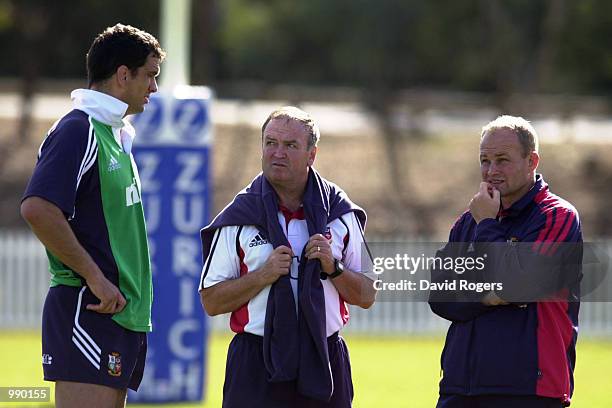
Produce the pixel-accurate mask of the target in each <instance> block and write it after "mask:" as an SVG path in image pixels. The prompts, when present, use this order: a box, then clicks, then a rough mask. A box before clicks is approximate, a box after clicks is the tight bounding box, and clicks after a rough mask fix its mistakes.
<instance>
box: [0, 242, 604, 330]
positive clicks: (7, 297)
mask: <svg viewBox="0 0 612 408" xmlns="http://www.w3.org/2000/svg"><path fill="white" fill-rule="evenodd" d="M608 246H609V248H610V251H609V252H611V253H612V243H610V244H609V245H608ZM48 287H49V273H48V271H47V259H46V256H45V252H44V248H43V246H42V245H41V244H40V243H39V242H38V240H36V239H35V238H34V236H33V235H32V234H31V233H30V232H27V231H0V329H39V328H40V316H41V312H42V307H43V302H44V299H45V294H46V292H47V289H48ZM350 313H351V319H350V323H349V325H348V326H347V328H346V330H345V331H346V332H351V333H360V334H371V335H400V334H439V333H441V332H443V331H445V330H446V328H447V327H448V322H446V321H445V320H444V319H441V318H439V317H438V316H436V315H434V314H433V313H432V312H431V311H430V310H429V307H428V305H427V304H426V303H422V302H420V303H417V302H378V303H376V304H375V305H374V306H373V307H372V308H371V309H370V310H362V309H360V308H357V307H352V308H351V309H350ZM202 315H204V314H202ZM228 321H229V319H228V316H227V315H222V316H217V317H215V318H212V319H210V324H211V328H212V330H217V331H225V330H228V327H229V322H228ZM580 331H581V336H584V335H586V336H610V335H612V302H589V303H586V302H583V303H582V304H581V306H580Z"/></svg>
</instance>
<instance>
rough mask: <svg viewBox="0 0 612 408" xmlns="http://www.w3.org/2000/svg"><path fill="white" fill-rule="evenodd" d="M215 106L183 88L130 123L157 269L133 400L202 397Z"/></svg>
mask: <svg viewBox="0 0 612 408" xmlns="http://www.w3.org/2000/svg"><path fill="white" fill-rule="evenodd" d="M210 103H211V93H210V91H209V90H208V89H207V88H203V87H185V88H181V89H180V90H179V91H176V90H175V92H174V93H173V94H164V93H163V92H161V93H159V94H154V95H153V97H152V98H151V100H150V102H149V104H148V105H147V106H146V109H145V111H144V112H143V113H141V114H139V115H135V116H133V118H132V123H133V125H134V127H135V128H136V135H137V137H136V140H135V144H134V158H135V160H136V163H137V164H138V169H139V173H140V181H141V189H142V198H143V205H144V209H145V217H146V223H147V232H148V235H149V249H150V252H151V262H152V267H153V332H152V333H150V334H149V336H148V355H147V362H146V368H145V372H144V377H143V381H142V384H141V385H140V389H139V390H138V392H137V393H135V392H133V391H130V395H129V400H130V401H132V402H160V403H161V402H176V401H200V400H202V399H203V397H204V378H205V372H204V369H205V367H206V365H205V356H206V353H205V350H206V345H207V338H208V336H207V335H208V327H207V318H206V316H205V314H204V312H203V311H202V307H201V306H200V300H199V295H198V285H199V279H200V273H201V270H202V255H201V245H200V236H199V231H200V228H202V227H203V226H204V225H206V224H207V223H208V222H209V218H210V204H211V201H212V200H211V193H212V192H211V184H210V173H211V167H210V164H209V163H210V147H211V141H212V126H211V123H210V116H209V112H210Z"/></svg>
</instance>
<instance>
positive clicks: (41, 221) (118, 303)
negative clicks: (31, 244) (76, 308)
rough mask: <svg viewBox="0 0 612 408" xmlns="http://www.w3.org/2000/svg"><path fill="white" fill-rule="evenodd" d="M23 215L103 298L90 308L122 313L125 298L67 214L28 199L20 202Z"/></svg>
mask: <svg viewBox="0 0 612 408" xmlns="http://www.w3.org/2000/svg"><path fill="white" fill-rule="evenodd" d="M21 216H22V217H23V218H24V219H25V220H26V221H27V223H28V224H29V225H30V228H31V229H32V231H33V232H34V234H35V235H36V237H38V239H39V240H40V242H42V243H43V245H44V246H45V247H46V248H47V249H48V250H49V251H51V252H52V253H53V254H54V255H55V256H57V257H58V258H59V260H60V261H62V262H63V263H64V264H66V265H67V266H69V267H70V268H71V269H72V270H73V271H75V272H77V273H78V274H79V275H81V276H82V277H83V278H84V279H85V281H86V282H87V286H89V288H90V289H91V291H92V292H93V294H94V295H95V296H96V297H97V298H98V299H100V304H98V305H93V304H90V305H87V309H89V310H93V311H96V312H99V313H118V312H120V311H121V310H123V308H124V307H125V304H126V301H125V298H124V297H123V295H122V294H121V292H120V291H119V289H118V288H117V287H116V286H115V285H113V284H112V283H111V282H110V281H109V280H108V279H106V277H105V276H104V274H103V273H102V271H101V270H100V268H99V267H98V265H96V263H95V262H94V261H93V259H92V258H91V256H90V255H89V254H88V253H87V251H85V249H84V248H83V247H82V246H81V244H80V243H79V241H78V240H77V238H76V237H75V236H74V233H73V232H72V229H71V228H70V225H69V224H68V221H66V218H65V217H64V214H63V213H62V211H61V210H60V209H59V208H58V207H57V206H56V205H55V204H53V203H51V202H49V201H47V200H44V199H42V198H40V197H28V198H26V199H25V200H24V201H23V203H21Z"/></svg>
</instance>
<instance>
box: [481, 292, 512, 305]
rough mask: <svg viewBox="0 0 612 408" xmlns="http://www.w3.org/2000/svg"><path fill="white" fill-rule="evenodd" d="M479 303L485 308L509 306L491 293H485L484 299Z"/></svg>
mask: <svg viewBox="0 0 612 408" xmlns="http://www.w3.org/2000/svg"><path fill="white" fill-rule="evenodd" d="M481 302H482V304H483V305H485V306H501V305H507V304H509V303H508V302H506V301H505V300H504V299H502V298H500V297H499V296H497V295H496V294H495V292H493V291H491V292H489V293H487V294H486V295H485V297H483V298H482V300H481Z"/></svg>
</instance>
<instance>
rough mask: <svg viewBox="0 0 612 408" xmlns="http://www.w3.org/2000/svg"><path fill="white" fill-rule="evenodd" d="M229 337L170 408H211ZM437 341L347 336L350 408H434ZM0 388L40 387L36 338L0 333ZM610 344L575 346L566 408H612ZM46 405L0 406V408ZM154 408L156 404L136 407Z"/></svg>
mask: <svg viewBox="0 0 612 408" xmlns="http://www.w3.org/2000/svg"><path fill="white" fill-rule="evenodd" d="M229 340H230V337H228V336H226V335H213V336H212V337H211V339H210V349H209V354H208V363H207V364H208V381H207V396H206V401H205V402H204V403H203V404H181V405H177V404H174V406H179V407H184V408H188V407H189V408H191V407H200V408H202V407H203V408H217V407H220V406H221V390H222V386H223V373H224V368H225V355H226V351H227V345H228V343H229ZM442 341H443V339H442V338H441V337H440V338H415V337H395V338H394V337H388V338H385V337H382V338H381V337H365V336H355V335H352V336H348V337H347V342H348V345H349V348H350V352H351V360H352V366H353V381H354V385H355V400H354V406H355V407H357V408H388V407H389V408H402V407H406V408H420V407H427V408H430V407H434V406H435V401H436V396H437V384H438V380H439V375H440V372H439V364H438V362H439V356H440V351H441V349H442ZM0 365H1V369H0V386H45V385H47V386H48V385H49V384H48V383H45V382H43V381H42V380H41V378H42V368H41V364H40V338H39V335H38V334H36V333H32V332H25V333H24V332H0ZM610 367H612V340H585V339H581V340H580V341H579V342H578V362H577V367H576V392H575V394H574V399H573V403H572V407H578V408H609V407H610V406H612V405H611V404H612V402H611V400H612V398H611V397H612V374H611V371H610ZM17 406H20V407H21V406H30V407H33V406H47V407H48V406H52V404H47V405H32V404H30V405H28V404H25V403H11V404H4V405H2V403H0V407H17ZM138 406H140V407H143V408H154V407H159V405H138Z"/></svg>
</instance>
